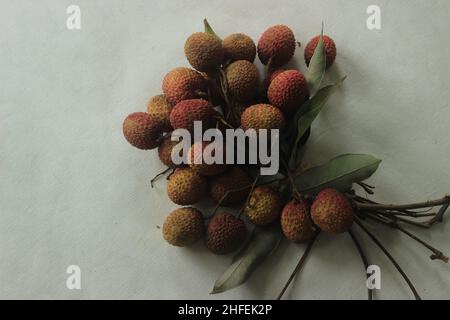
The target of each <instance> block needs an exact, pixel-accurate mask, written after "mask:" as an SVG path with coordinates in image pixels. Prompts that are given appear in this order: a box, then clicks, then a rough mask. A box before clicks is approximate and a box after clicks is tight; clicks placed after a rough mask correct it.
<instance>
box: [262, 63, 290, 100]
mask: <svg viewBox="0 0 450 320" xmlns="http://www.w3.org/2000/svg"><path fill="white" fill-rule="evenodd" d="M284 71H286V69H274V70H272V69H271V70H267V74H266V77H265V78H264V80H263V83H262V88H263V90H264V92H265V93H266V94H267V90H268V89H269V86H270V83H271V82H272V81H273V79H275V78H276V77H277V76H278V75H279V74H281V73H282V72H284Z"/></svg>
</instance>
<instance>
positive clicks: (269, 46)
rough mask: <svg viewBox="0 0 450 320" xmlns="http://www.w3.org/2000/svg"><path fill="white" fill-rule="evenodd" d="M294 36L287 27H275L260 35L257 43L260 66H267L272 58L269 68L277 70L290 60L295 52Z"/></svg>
mask: <svg viewBox="0 0 450 320" xmlns="http://www.w3.org/2000/svg"><path fill="white" fill-rule="evenodd" d="M295 46H296V43H295V36H294V33H293V32H292V30H291V29H289V27H287V26H285V25H275V26H273V27H270V28H269V29H267V30H266V31H264V33H263V34H262V36H261V38H260V39H259V41H258V56H259V60H261V62H262V64H264V65H267V63H268V62H269V60H270V59H271V58H272V61H271V64H270V66H271V67H272V68H277V67H281V66H283V65H285V64H286V63H288V62H289V60H291V58H292V56H293V55H294V52H295Z"/></svg>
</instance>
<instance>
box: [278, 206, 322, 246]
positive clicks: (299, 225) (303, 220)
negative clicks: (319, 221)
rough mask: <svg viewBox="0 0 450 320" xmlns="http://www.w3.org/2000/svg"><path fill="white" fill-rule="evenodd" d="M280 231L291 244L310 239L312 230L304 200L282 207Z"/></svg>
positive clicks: (307, 207)
mask: <svg viewBox="0 0 450 320" xmlns="http://www.w3.org/2000/svg"><path fill="white" fill-rule="evenodd" d="M281 230H283V234H284V235H285V236H286V238H288V239H289V240H290V241H293V242H304V241H307V240H308V239H310V238H311V236H312V235H313V232H314V230H313V226H312V223H311V220H310V217H309V204H308V202H307V201H306V200H304V199H302V200H300V201H297V200H293V201H291V202H289V203H288V204H286V205H285V206H284V208H283V211H282V212H281Z"/></svg>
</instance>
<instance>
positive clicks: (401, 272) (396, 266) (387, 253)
mask: <svg viewBox="0 0 450 320" xmlns="http://www.w3.org/2000/svg"><path fill="white" fill-rule="evenodd" d="M355 222H356V223H357V224H358V226H359V227H360V228H361V229H362V230H364V232H365V233H367V235H368V236H369V237H370V238H371V239H372V241H373V242H374V243H375V244H376V245H377V246H378V247H379V248H380V249H381V251H383V253H384V254H385V255H386V256H387V257H388V258H389V260H390V261H391V262H392V264H393V265H394V266H395V268H396V269H397V271H398V272H399V273H400V274H401V276H402V277H403V279H405V281H406V283H407V284H408V286H409V288H410V289H411V291H412V293H413V294H414V298H415V299H416V300H422V298H421V297H420V296H419V294H418V293H417V290H416V288H415V287H414V285H413V284H412V282H411V280H409V278H408V276H407V275H406V274H405V272H404V271H403V269H402V268H401V267H400V265H399V264H398V263H397V261H395V259H394V258H393V257H392V255H391V254H390V253H389V251H387V249H386V248H385V247H384V246H383V245H382V244H381V242H380V241H379V240H378V239H377V238H376V237H375V236H374V235H373V234H372V233H371V232H370V231H369V230H368V229H367V228H366V227H364V225H363V223H362V221H361V220H360V219H359V218H358V217H355Z"/></svg>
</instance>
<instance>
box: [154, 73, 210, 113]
mask: <svg viewBox="0 0 450 320" xmlns="http://www.w3.org/2000/svg"><path fill="white" fill-rule="evenodd" d="M162 89H163V92H164V95H165V96H166V98H167V100H169V102H170V103H171V104H172V105H176V104H177V103H178V102H180V101H183V100H187V99H194V98H199V97H200V96H201V95H202V94H206V92H207V84H206V80H205V78H204V77H203V76H202V75H201V74H200V73H198V72H197V71H195V70H192V69H189V68H183V67H181V68H175V69H173V70H172V71H170V72H169V73H168V74H167V75H166V76H165V77H164V79H163V83H162Z"/></svg>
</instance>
